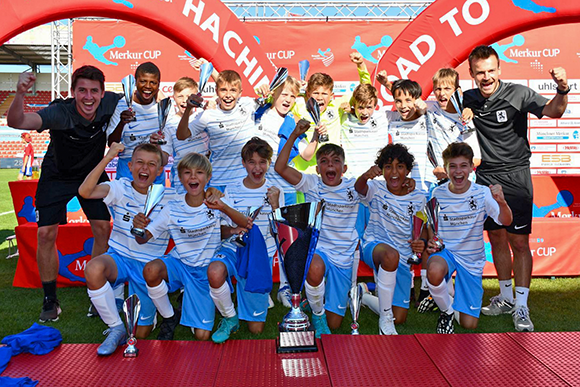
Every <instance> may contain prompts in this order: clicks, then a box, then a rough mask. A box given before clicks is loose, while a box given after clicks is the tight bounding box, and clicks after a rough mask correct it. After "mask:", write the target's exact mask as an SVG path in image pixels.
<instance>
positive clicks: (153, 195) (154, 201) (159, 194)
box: [131, 184, 165, 238]
mask: <svg viewBox="0 0 580 387" xmlns="http://www.w3.org/2000/svg"><path fill="white" fill-rule="evenodd" d="M164 193H165V186H164V185H163V184H151V185H150V186H149V189H148V190H147V198H146V199H145V206H143V214H145V216H147V217H148V216H149V215H150V214H151V211H153V209H154V208H155V206H157V205H158V204H159V202H160V201H161V199H163V194H164ZM131 234H133V235H135V236H138V237H140V238H143V237H144V236H145V230H143V229H141V228H135V227H133V228H131Z"/></svg>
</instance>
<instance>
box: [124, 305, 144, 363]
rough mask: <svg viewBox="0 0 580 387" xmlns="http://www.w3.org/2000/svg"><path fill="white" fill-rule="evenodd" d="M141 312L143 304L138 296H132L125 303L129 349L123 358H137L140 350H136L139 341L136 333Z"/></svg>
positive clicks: (126, 349)
mask: <svg viewBox="0 0 580 387" xmlns="http://www.w3.org/2000/svg"><path fill="white" fill-rule="evenodd" d="M140 311H141V302H140V301H139V297H137V295H136V294H132V295H130V296H129V297H128V298H127V299H126V300H125V302H123V312H124V314H125V329H127V348H125V352H123V357H137V355H138V354H139V350H138V349H137V348H135V344H137V339H136V338H135V331H136V330H137V321H139V312H140Z"/></svg>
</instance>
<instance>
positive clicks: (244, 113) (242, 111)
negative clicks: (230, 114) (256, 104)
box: [240, 106, 248, 116]
mask: <svg viewBox="0 0 580 387" xmlns="http://www.w3.org/2000/svg"><path fill="white" fill-rule="evenodd" d="M247 113H248V112H247V111H246V109H244V107H243V106H240V114H241V115H243V116H245V115H246V114H247Z"/></svg>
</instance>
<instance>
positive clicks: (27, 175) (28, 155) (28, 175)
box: [18, 133, 34, 180]
mask: <svg viewBox="0 0 580 387" xmlns="http://www.w3.org/2000/svg"><path fill="white" fill-rule="evenodd" d="M21 137H22V142H24V143H25V144H26V147H25V148H24V156H23V157H22V168H20V172H18V180H23V179H26V180H30V179H32V162H33V161H34V148H33V147H32V136H31V135H30V133H22V136H21Z"/></svg>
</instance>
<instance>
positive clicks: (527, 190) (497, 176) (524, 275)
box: [463, 46, 570, 331]
mask: <svg viewBox="0 0 580 387" xmlns="http://www.w3.org/2000/svg"><path fill="white" fill-rule="evenodd" d="M469 73H470V74H471V77H472V78H473V79H474V81H475V83H476V84H477V89H473V90H469V91H467V92H465V95H464V100H463V101H464V105H465V107H468V108H471V110H473V113H474V119H473V123H474V125H475V128H476V130H477V140H478V141H479V146H480V148H481V159H482V161H481V165H480V166H479V167H478V168H477V183H479V184H483V185H490V184H500V185H501V186H502V187H503V191H504V195H505V198H506V201H507V202H508V204H509V206H510V208H511V210H512V212H513V217H514V221H513V223H512V224H511V225H509V226H500V225H498V224H496V223H495V222H494V221H493V219H491V218H488V219H487V221H486V223H485V229H486V230H487V231H488V235H489V240H490V242H491V246H492V251H493V261H494V264H495V268H496V271H497V274H498V279H499V283H500V294H499V295H497V296H494V297H492V299H491V303H490V305H488V306H485V307H483V308H482V309H481V312H482V313H483V314H485V315H492V316H495V315H499V314H504V313H512V315H513V321H514V325H515V328H516V330H518V331H533V330H534V325H533V323H532V320H531V319H530V316H529V310H528V306H527V300H528V293H529V288H530V282H531V277H532V254H531V252H530V246H529V240H528V239H529V234H530V233H531V232H532V206H533V188H532V178H531V175H530V156H531V152H530V144H529V143H528V113H532V114H534V115H535V116H536V117H538V118H542V117H543V116H548V117H551V118H559V117H561V116H562V114H564V111H565V110H566V105H567V104H568V97H567V94H568V92H569V91H570V88H569V86H568V80H567V78H566V71H565V70H564V69H563V68H554V69H552V70H550V75H551V76H552V78H553V80H554V81H555V82H556V83H557V89H556V91H557V93H556V95H555V96H554V98H552V100H550V101H549V100H548V99H546V98H544V97H542V96H541V95H539V94H538V93H536V92H535V91H533V90H532V89H530V88H528V87H526V86H522V85H518V84H513V83H505V82H502V81H500V80H499V75H500V74H501V71H500V67H499V57H498V55H497V53H496V52H495V50H494V49H493V48H491V47H489V46H478V47H475V48H474V49H473V51H471V54H470V55H469ZM510 246H511V250H512V252H513V256H514V259H513V265H512V260H511V254H510ZM512 266H513V272H514V279H515V291H516V297H515V302H514V297H513V289H512V282H511V273H512Z"/></svg>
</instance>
